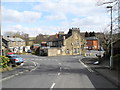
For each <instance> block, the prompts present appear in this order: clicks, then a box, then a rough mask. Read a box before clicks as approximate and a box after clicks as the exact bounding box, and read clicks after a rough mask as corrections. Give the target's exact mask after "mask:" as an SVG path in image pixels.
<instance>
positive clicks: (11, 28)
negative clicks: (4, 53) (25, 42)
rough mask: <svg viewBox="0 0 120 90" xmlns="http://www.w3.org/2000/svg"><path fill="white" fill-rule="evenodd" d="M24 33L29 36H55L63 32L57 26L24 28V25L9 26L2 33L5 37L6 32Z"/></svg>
mask: <svg viewBox="0 0 120 90" xmlns="http://www.w3.org/2000/svg"><path fill="white" fill-rule="evenodd" d="M8 31H10V32H18V31H19V32H24V33H27V34H29V35H30V36H36V35H38V34H40V33H42V34H49V35H53V34H56V33H58V31H61V28H60V27H57V26H56V27H55V26H48V27H46V26H41V27H32V28H30V27H24V26H22V25H14V26H7V27H6V28H4V29H2V33H3V35H4V33H5V32H8Z"/></svg>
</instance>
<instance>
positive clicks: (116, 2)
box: [97, 0, 120, 33]
mask: <svg viewBox="0 0 120 90" xmlns="http://www.w3.org/2000/svg"><path fill="white" fill-rule="evenodd" d="M97 5H98V6H103V5H112V6H113V12H114V13H116V15H117V17H113V33H119V32H120V25H119V24H120V0H97ZM109 11H110V10H108V12H109ZM109 26H110V25H109Z"/></svg>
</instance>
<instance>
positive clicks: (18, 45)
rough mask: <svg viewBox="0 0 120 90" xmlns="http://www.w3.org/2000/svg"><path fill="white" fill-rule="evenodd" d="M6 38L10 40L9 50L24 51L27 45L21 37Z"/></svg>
mask: <svg viewBox="0 0 120 90" xmlns="http://www.w3.org/2000/svg"><path fill="white" fill-rule="evenodd" d="M6 40H7V41H8V48H9V50H10V51H11V52H14V53H17V52H19V53H22V52H23V47H24V46H26V43H25V40H23V39H21V38H16V37H7V38H6Z"/></svg>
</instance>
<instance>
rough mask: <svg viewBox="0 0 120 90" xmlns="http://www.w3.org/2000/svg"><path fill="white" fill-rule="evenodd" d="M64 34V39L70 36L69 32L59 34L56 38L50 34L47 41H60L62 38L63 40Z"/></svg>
mask: <svg viewBox="0 0 120 90" xmlns="http://www.w3.org/2000/svg"><path fill="white" fill-rule="evenodd" d="M64 36H65V39H66V38H68V37H70V36H71V33H70V34H63V35H61V36H59V37H58V38H56V35H52V36H50V37H49V38H48V40H47V41H48V42H50V41H51V42H56V41H62V40H64V38H63V37H64Z"/></svg>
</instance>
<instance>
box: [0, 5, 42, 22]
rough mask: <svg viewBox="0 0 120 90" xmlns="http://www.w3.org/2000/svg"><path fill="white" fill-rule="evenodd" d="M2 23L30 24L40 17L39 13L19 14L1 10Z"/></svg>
mask: <svg viewBox="0 0 120 90" xmlns="http://www.w3.org/2000/svg"><path fill="white" fill-rule="evenodd" d="M1 12H2V21H3V22H15V23H23V22H25V23H32V22H35V21H36V20H37V19H38V18H40V17H41V13H38V12H33V11H23V12H19V11H17V10H11V9H6V8H4V7H2V8H1Z"/></svg>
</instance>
